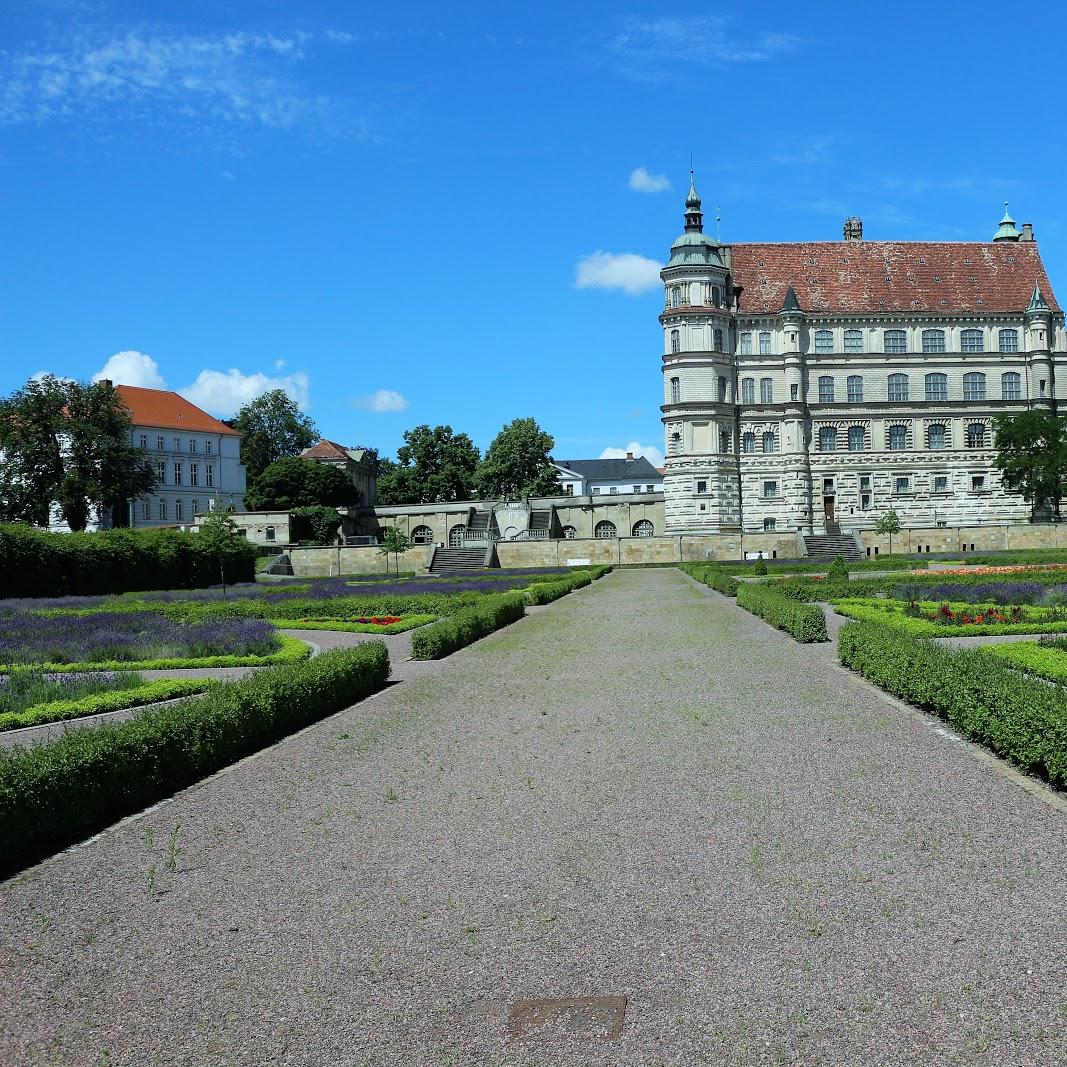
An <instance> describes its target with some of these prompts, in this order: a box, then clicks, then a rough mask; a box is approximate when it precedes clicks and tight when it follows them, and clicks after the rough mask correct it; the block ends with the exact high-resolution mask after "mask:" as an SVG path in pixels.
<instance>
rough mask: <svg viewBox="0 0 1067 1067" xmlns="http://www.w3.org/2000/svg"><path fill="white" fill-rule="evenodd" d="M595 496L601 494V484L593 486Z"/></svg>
mask: <svg viewBox="0 0 1067 1067" xmlns="http://www.w3.org/2000/svg"><path fill="white" fill-rule="evenodd" d="M593 496H600V486H599V485H596V486H594V487H593Z"/></svg>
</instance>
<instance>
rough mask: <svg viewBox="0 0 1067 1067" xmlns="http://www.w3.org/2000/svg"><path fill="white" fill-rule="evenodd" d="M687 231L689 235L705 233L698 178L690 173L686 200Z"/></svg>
mask: <svg viewBox="0 0 1067 1067" xmlns="http://www.w3.org/2000/svg"><path fill="white" fill-rule="evenodd" d="M685 229H686V232H687V233H694V232H695V233H703V232H704V216H703V214H702V213H701V211H700V194H699V193H698V192H697V185H696V177H695V176H694V174H693V172H692V171H690V172H689V194H688V195H687V196H686V198H685Z"/></svg>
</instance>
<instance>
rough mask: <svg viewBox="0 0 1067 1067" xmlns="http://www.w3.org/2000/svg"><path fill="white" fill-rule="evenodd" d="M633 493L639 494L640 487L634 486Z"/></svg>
mask: <svg viewBox="0 0 1067 1067" xmlns="http://www.w3.org/2000/svg"><path fill="white" fill-rule="evenodd" d="M634 492H635V493H640V492H641V486H639V485H635V486H634Z"/></svg>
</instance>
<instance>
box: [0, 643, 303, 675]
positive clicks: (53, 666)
mask: <svg viewBox="0 0 1067 1067" xmlns="http://www.w3.org/2000/svg"><path fill="white" fill-rule="evenodd" d="M276 636H277V638H278V642H279V644H280V645H281V648H280V649H279V650H278V651H277V652H271V653H270V654H269V655H266V656H202V657H201V658H200V659H142V660H136V661H127V660H118V659H116V660H107V661H105V662H103V663H17V664H14V665H13V666H14V667H32V668H33V669H34V670H36V671H41V672H43V673H45V674H72V673H78V674H81V673H82V672H83V671H177V670H189V669H192V668H195V667H260V666H267V665H270V664H278V663H298V662H299V661H300V660H303V659H307V658H308V656H310V655H311V648H310V646H309V645H308V644H307V642H306V641H301V640H300V638H299V637H290V636H289V635H288V634H277V635H276ZM13 666H12V665H10V664H5V665H3V666H0V674H3V673H5V672H6V671H10V670H12V669H13Z"/></svg>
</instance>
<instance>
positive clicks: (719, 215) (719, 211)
mask: <svg viewBox="0 0 1067 1067" xmlns="http://www.w3.org/2000/svg"><path fill="white" fill-rule="evenodd" d="M721 221H722V208H721V207H719V206H718V205H716V207H715V240H716V242H717V243H719V244H722V233H721V232H720V229H719V223H720V222H721Z"/></svg>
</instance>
